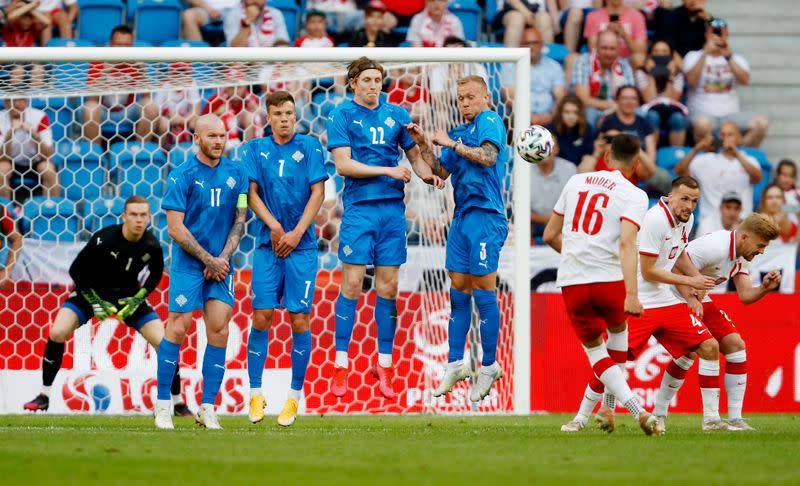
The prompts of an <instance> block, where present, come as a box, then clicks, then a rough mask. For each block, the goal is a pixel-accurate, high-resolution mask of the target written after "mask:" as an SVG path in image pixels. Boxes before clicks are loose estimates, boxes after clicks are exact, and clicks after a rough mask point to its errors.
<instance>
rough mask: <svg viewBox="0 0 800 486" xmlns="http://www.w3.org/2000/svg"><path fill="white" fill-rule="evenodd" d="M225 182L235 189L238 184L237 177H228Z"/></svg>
mask: <svg viewBox="0 0 800 486" xmlns="http://www.w3.org/2000/svg"><path fill="white" fill-rule="evenodd" d="M225 184H227V185H228V187H230V188H231V189H233V188H234V187H235V186H236V179H234V178H233V177H228V180H227V181H225Z"/></svg>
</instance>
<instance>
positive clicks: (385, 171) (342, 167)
mask: <svg viewBox="0 0 800 486" xmlns="http://www.w3.org/2000/svg"><path fill="white" fill-rule="evenodd" d="M331 153H333V163H334V164H335V165H336V172H338V173H339V175H341V176H344V177H352V178H354V179H368V178H370V177H379V176H389V177H391V178H392V179H397V180H400V181H404V182H408V181H410V180H411V171H410V170H408V169H407V168H406V167H399V166H398V167H383V166H372V165H367V164H363V163H361V162H358V161H356V160H353V158H352V156H351V155H352V152H351V150H350V147H336V148H334V149H331Z"/></svg>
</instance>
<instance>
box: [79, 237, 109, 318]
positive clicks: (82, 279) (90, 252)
mask: <svg viewBox="0 0 800 486" xmlns="http://www.w3.org/2000/svg"><path fill="white" fill-rule="evenodd" d="M99 259H100V238H99V237H95V236H92V239H91V240H89V242H88V243H86V246H84V247H83V248H81V251H79V252H78V256H77V257H75V260H73V261H72V265H70V267H69V276H70V277H72V281H73V282H74V283H75V290H76V291H77V292H78V293H80V295H81V296H82V297H83V298H84V299H86V301H87V302H88V303H89V305H91V306H92V312H93V313H94V315H95V317H97V318H98V319H100V320H103V319H106V318H108V317H110V316H112V315H114V314H116V313H117V308H116V307H114V304H112V303H111V302H108V301H106V300H103V299H102V298H101V297H100V296H99V295H97V292H96V289H95V288H94V287H95V286H96V284H97V282H98V281H99V275H98V273H99V272H100V271H102V269H101V268H100V267H99V266H98V265H97V262H98V261H99Z"/></svg>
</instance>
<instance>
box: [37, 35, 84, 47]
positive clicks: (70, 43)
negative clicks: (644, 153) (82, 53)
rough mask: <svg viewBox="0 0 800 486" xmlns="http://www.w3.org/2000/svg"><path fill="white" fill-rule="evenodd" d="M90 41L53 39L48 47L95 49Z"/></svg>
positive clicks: (48, 43)
mask: <svg viewBox="0 0 800 486" xmlns="http://www.w3.org/2000/svg"><path fill="white" fill-rule="evenodd" d="M94 46H95V45H94V44H92V43H91V42H90V41H88V40H85V39H64V38H63V37H53V38H52V39H50V40H49V41H48V42H47V47H94Z"/></svg>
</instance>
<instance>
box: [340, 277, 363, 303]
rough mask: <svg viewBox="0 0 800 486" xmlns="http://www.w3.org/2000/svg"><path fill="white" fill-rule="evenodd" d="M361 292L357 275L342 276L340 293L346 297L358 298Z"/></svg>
mask: <svg viewBox="0 0 800 486" xmlns="http://www.w3.org/2000/svg"><path fill="white" fill-rule="evenodd" d="M360 293H361V279H360V278H358V276H357V275H344V276H342V294H343V295H344V296H345V297H347V298H348V299H356V298H358V294H360Z"/></svg>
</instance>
